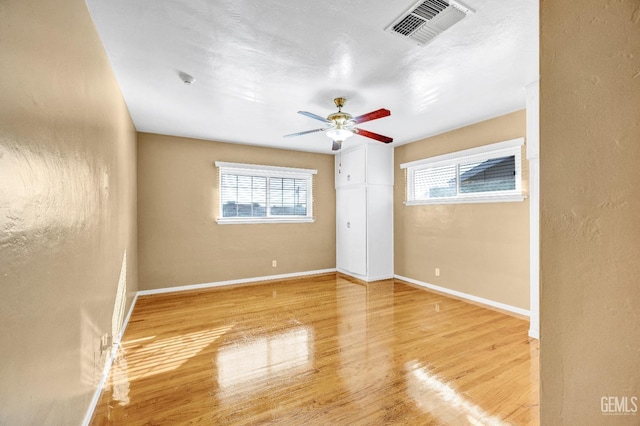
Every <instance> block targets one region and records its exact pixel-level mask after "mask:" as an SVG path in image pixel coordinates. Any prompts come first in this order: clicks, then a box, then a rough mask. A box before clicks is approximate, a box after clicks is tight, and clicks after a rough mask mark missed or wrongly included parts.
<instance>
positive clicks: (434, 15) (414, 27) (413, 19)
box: [385, 0, 475, 46]
mask: <svg viewBox="0 0 640 426" xmlns="http://www.w3.org/2000/svg"><path fill="white" fill-rule="evenodd" d="M469 13H475V10H473V9H471V8H470V7H468V6H466V5H465V4H463V3H461V2H459V1H454V0H449V1H445V0H426V1H425V0H422V1H419V2H418V3H416V4H414V5H413V6H411V7H410V8H409V9H408V10H407V11H406V12H405V13H403V14H402V15H400V17H399V18H398V19H396V20H395V21H393V22H392V23H391V25H389V26H388V27H387V28H385V31H386V32H388V33H392V34H395V35H397V36H400V37H402V38H404V39H406V40H409V41H411V42H413V43H416V44H419V45H420V46H425V45H427V44H429V43H430V42H431V41H433V40H434V39H435V38H436V37H437V36H438V35H440V34H441V33H442V32H444V31H445V30H447V29H449V28H451V27H452V26H453V25H454V24H456V23H457V22H460V21H461V20H462V19H463V18H464V17H465V16H467V14H469Z"/></svg>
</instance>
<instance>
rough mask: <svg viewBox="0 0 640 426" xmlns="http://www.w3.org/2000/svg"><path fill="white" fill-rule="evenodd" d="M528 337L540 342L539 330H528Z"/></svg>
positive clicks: (532, 328) (531, 328)
mask: <svg viewBox="0 0 640 426" xmlns="http://www.w3.org/2000/svg"><path fill="white" fill-rule="evenodd" d="M529 337H531V338H533V339H538V340H540V330H539V329H538V328H537V327H536V328H534V327H530V328H529Z"/></svg>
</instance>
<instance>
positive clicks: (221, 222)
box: [216, 217, 316, 225]
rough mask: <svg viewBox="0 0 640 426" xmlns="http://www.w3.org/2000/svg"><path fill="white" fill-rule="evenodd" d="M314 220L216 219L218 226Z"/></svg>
mask: <svg viewBox="0 0 640 426" xmlns="http://www.w3.org/2000/svg"><path fill="white" fill-rule="evenodd" d="M315 221H316V220H315V219H314V218H312V217H277V218H276V217H274V218H266V217H243V218H237V217H224V218H218V219H216V222H217V223H218V225H240V224H256V223H312V222H315Z"/></svg>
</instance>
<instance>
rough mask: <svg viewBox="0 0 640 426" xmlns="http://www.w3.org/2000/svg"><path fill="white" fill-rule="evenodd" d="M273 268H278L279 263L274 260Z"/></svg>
mask: <svg viewBox="0 0 640 426" xmlns="http://www.w3.org/2000/svg"><path fill="white" fill-rule="evenodd" d="M271 266H272V267H274V268H276V267H277V266H278V261H277V260H272V261H271Z"/></svg>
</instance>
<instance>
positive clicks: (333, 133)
mask: <svg viewBox="0 0 640 426" xmlns="http://www.w3.org/2000/svg"><path fill="white" fill-rule="evenodd" d="M326 135H327V137H328V138H329V139H331V140H334V141H342V142H344V141H345V140H346V139H347V138H350V137H351V136H353V132H352V131H351V130H349V129H342V128H338V127H336V128H333V129H329V130H327V133H326Z"/></svg>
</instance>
